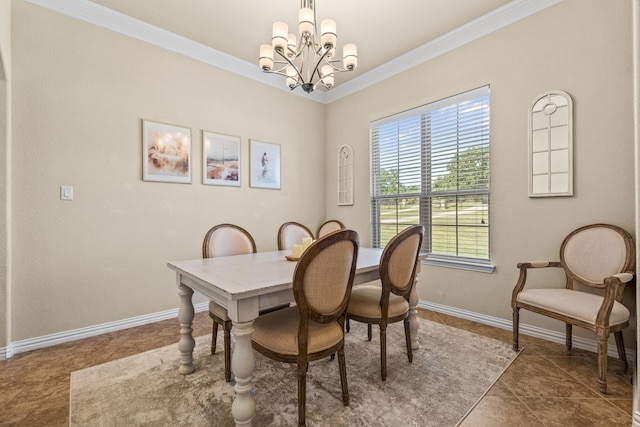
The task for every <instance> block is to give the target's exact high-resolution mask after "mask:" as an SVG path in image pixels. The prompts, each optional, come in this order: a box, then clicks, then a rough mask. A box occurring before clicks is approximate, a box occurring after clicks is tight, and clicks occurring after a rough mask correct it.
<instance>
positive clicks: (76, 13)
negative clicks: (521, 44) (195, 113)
mask: <svg viewBox="0 0 640 427" xmlns="http://www.w3.org/2000/svg"><path fill="white" fill-rule="evenodd" d="M27 1H28V2H30V3H33V4H36V5H38V6H41V7H44V8H47V9H50V10H53V11H55V12H59V13H62V14H64V15H67V16H71V17H73V18H77V19H80V20H82V21H85V22H88V23H91V24H94V25H97V26H100V27H103V28H106V29H108V30H111V31H115V32H117V33H120V34H123V35H126V36H129V37H132V38H134V39H138V40H141V41H143V42H146V43H150V44H152V45H154V46H158V47H161V48H163V49H167V50H170V51H172V52H176V53H179V54H181V55H185V56H187V57H189V58H192V59H195V60H197V61H201V62H204V63H207V64H210V65H213V66H215V67H218V68H222V69H223V70H227V71H230V72H232V73H235V74H238V75H241V76H243V77H246V78H249V79H252V80H255V81H258V82H260V83H264V84H266V85H269V86H273V87H275V88H277V89H281V90H286V91H289V92H291V93H293V94H295V95H298V96H303V97H305V98H307V99H311V100H313V101H316V102H319V103H322V104H329V103H331V102H333V101H337V100H339V99H341V98H344V97H346V96H349V95H351V94H353V93H355V92H358V91H360V90H362V89H365V88H367V87H369V86H371V85H374V84H376V83H379V82H381V81H383V80H385V79H388V78H389V77H392V76H394V75H396V74H398V73H401V72H403V71H406V70H408V69H410V68H413V67H415V66H417V65H420V64H422V63H424V62H427V61H429V60H431V59H433V58H436V57H438V56H440V55H442V54H444V53H447V52H449V51H451V50H453V49H456V48H458V47H460V46H463V45H465V44H467V43H470V42H472V41H474V40H476V39H479V38H481V37H483V36H485V35H487V34H490V33H492V32H494V31H497V30H499V29H501V28H503V27H505V26H507V25H510V24H513V23H514V22H517V21H519V20H521V19H524V18H526V17H528V16H531V15H533V14H535V13H538V12H540V11H542V10H544V9H546V8H548V7H551V6H554V5H556V4H558V3H560V2H561V1H563V0H513V1H511V2H509V3H507V4H506V5H504V6H502V7H499V8H498V9H496V10H494V11H492V12H489V13H487V14H486V15H483V16H481V17H479V18H477V19H475V20H473V21H471V22H469V23H467V24H465V25H463V26H462V27H459V28H457V29H455V30H453V31H451V32H449V33H447V34H444V35H443V36H440V37H438V38H437V39H435V40H433V41H431V42H429V43H427V44H424V45H422V46H420V47H418V48H416V49H414V50H412V51H410V52H408V53H406V54H404V55H402V56H399V57H398V58H395V59H394V60H392V61H389V62H387V63H386V64H384V65H382V66H380V67H378V68H375V69H373V70H371V71H369V72H367V73H364V74H362V75H361V76H359V77H356V78H354V79H353V80H350V81H348V82H346V83H343V84H341V85H339V86H337V87H335V88H333V89H331V90H330V91H329V92H321V91H314V92H312V93H310V94H308V93H305V92H302V91H300V90H295V91H291V90H290V89H288V88H287V87H286V86H285V85H284V84H283V82H282V78H280V76H278V77H274V76H273V75H270V74H265V73H263V72H262V71H261V70H260V68H259V67H258V65H257V64H252V63H249V62H247V61H244V60H241V59H238V58H236V57H233V56H231V55H229V54H226V53H224V52H220V51H219V50H216V49H213V48H210V47H208V46H205V45H203V44H201V43H197V42H195V41H193V40H190V39H188V38H186V37H183V36H179V35H177V34H174V33H171V32H169V31H166V30H163V29H162V28H158V27H156V26H154V25H151V24H148V23H146V22H144V21H140V20H138V19H135V18H132V17H130V16H128V15H125V14H123V13H120V12H116V11H114V10H112V9H109V8H107V7H104V6H102V5H99V4H97V3H94V2H91V1H89V0H27ZM256 48H257V46H256ZM361 59H362V58H361Z"/></svg>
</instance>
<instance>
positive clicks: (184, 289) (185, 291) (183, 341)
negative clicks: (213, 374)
mask: <svg viewBox="0 0 640 427" xmlns="http://www.w3.org/2000/svg"><path fill="white" fill-rule="evenodd" d="M179 280H180V279H179V278H178V281H179ZM178 295H179V296H180V308H179V310H178V320H179V321H180V341H178V349H179V350H180V367H179V368H178V372H180V373H181V374H182V375H188V374H190V373H192V372H193V371H195V370H196V367H195V365H194V364H193V348H194V347H195V346H196V341H195V340H194V339H193V334H192V332H193V328H192V327H191V326H192V325H193V316H194V310H193V302H192V301H191V297H192V296H193V289H191V288H190V287H188V286H185V285H183V284H182V283H180V282H178Z"/></svg>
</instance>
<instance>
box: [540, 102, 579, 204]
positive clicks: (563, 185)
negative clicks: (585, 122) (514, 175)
mask: <svg viewBox="0 0 640 427" xmlns="http://www.w3.org/2000/svg"><path fill="white" fill-rule="evenodd" d="M550 196H573V101H572V100H571V97H570V96H569V94H567V93H566V92H563V91H560V90H552V91H548V92H545V93H543V94H542V95H540V96H538V97H537V98H535V99H534V100H533V101H532V102H531V106H530V108H529V197H550Z"/></svg>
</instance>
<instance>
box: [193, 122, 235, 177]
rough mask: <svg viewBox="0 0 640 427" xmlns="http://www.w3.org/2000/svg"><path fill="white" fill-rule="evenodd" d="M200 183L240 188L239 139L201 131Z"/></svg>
mask: <svg viewBox="0 0 640 427" xmlns="http://www.w3.org/2000/svg"><path fill="white" fill-rule="evenodd" d="M202 183H203V184H207V185H226V186H232V187H240V137H239V136H233V135H225V134H221V133H215V132H209V131H206V130H203V131H202Z"/></svg>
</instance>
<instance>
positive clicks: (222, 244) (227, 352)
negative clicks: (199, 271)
mask: <svg viewBox="0 0 640 427" xmlns="http://www.w3.org/2000/svg"><path fill="white" fill-rule="evenodd" d="M255 252H256V242H255V241H254V240H253V237H252V236H251V234H249V232H248V231H247V230H245V229H244V228H242V227H239V226H237V225H233V224H218V225H215V226H213V227H211V228H210V229H209V231H207V233H206V234H205V236H204V240H203V242H202V257H203V258H212V257H219V256H230V255H241V254H250V253H255ZM209 317H211V319H212V320H213V331H212V336H211V354H215V352H216V343H217V337H218V325H221V326H222V330H223V331H224V379H225V381H227V382H229V381H231V327H232V325H231V319H230V318H229V315H228V313H227V309H226V308H224V307H223V306H221V305H219V304H218V303H216V302H215V301H209Z"/></svg>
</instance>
